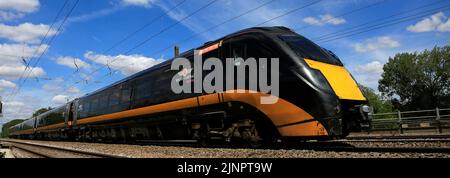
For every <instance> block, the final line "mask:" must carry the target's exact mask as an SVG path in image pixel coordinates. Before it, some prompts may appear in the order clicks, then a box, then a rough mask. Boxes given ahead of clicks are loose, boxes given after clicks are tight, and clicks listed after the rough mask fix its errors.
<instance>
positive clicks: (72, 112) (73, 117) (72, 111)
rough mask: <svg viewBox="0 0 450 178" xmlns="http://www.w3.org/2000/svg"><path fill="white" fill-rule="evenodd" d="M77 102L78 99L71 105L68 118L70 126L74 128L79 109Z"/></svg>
mask: <svg viewBox="0 0 450 178" xmlns="http://www.w3.org/2000/svg"><path fill="white" fill-rule="evenodd" d="M79 101H80V100H78V99H76V100H74V101H73V102H72V105H71V109H70V114H69V115H70V116H71V117H69V121H70V122H71V125H73V126H76V125H77V118H78V109H79Z"/></svg>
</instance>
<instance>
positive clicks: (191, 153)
mask: <svg viewBox="0 0 450 178" xmlns="http://www.w3.org/2000/svg"><path fill="white" fill-rule="evenodd" d="M22 141H23V140H22ZM24 142H31V143H37V144H45V145H52V146H58V147H65V148H71V149H78V150H83V151H90V152H100V153H108V154H113V155H119V156H124V157H130V158H450V154H448V153H379V152H334V151H314V150H303V149H301V148H295V149H246V148H199V147H187V146H153V145H147V146H141V145H126V144H103V143H80V142H60V141H29V140H27V141H24ZM351 144H353V145H360V146H369V145H370V146H375V147H376V146H378V147H386V146H395V147H397V146H403V147H410V146H414V147H431V146H433V147H435V146H436V147H449V146H450V145H449V144H450V143H449V142H444V143H441V142H436V143H435V142H417V143H384V142H382V143H370V142H367V143H366V142H362V143H351ZM374 144H376V145H374Z"/></svg>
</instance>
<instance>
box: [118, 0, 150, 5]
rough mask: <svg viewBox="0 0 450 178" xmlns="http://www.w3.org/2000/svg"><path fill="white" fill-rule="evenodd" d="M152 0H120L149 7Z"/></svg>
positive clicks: (127, 3) (128, 3)
mask: <svg viewBox="0 0 450 178" xmlns="http://www.w3.org/2000/svg"><path fill="white" fill-rule="evenodd" d="M153 1H154V0H122V2H123V3H124V4H126V5H134V6H143V7H150V6H151V5H152V4H153Z"/></svg>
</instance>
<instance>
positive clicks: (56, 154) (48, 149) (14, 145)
mask: <svg viewBox="0 0 450 178" xmlns="http://www.w3.org/2000/svg"><path fill="white" fill-rule="evenodd" d="M0 141H1V142H5V143H9V146H10V149H12V150H14V149H18V150H20V151H22V152H26V153H27V154H28V155H30V154H31V155H33V156H32V157H38V158H124V157H122V156H118V155H112V154H106V153H99V152H91V151H85V150H78V149H71V148H66V147H58V146H51V145H44V144H37V143H30V142H23V141H15V140H0Z"/></svg>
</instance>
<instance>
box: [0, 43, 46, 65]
mask: <svg viewBox="0 0 450 178" xmlns="http://www.w3.org/2000/svg"><path fill="white" fill-rule="evenodd" d="M46 48H48V46H47V45H42V46H37V45H35V46H30V45H27V44H6V43H5V44H0V61H2V63H1V64H3V65H5V64H6V65H9V64H21V63H23V61H22V58H25V59H29V58H31V57H37V56H38V55H40V54H41V53H43V52H44V50H45V49H46Z"/></svg>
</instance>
